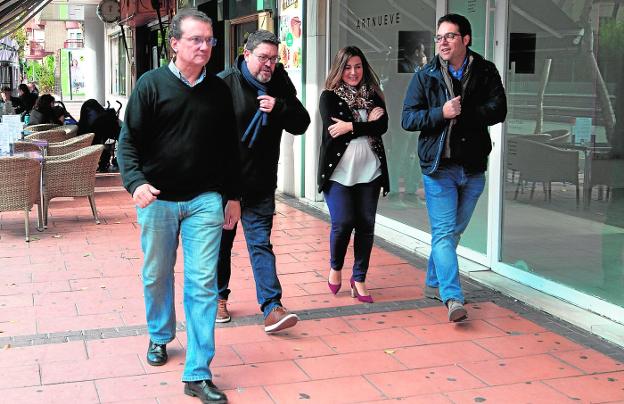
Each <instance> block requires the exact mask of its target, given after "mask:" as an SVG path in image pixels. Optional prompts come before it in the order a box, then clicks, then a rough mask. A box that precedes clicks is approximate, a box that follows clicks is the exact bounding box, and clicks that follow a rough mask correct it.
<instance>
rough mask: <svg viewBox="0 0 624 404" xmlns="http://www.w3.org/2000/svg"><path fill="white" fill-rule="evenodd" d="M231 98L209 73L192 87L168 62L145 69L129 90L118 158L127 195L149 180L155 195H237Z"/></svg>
mask: <svg viewBox="0 0 624 404" xmlns="http://www.w3.org/2000/svg"><path fill="white" fill-rule="evenodd" d="M237 142H238V139H237V135H236V129H235V119H234V111H233V107H232V97H231V95H230V91H229V90H228V88H227V86H226V85H225V84H224V83H223V81H222V80H221V79H219V78H218V77H216V76H214V75H212V74H208V75H207V76H206V78H205V79H204V80H203V81H202V82H201V83H199V84H197V85H196V86H194V87H189V86H187V85H186V84H184V83H183V82H182V81H181V80H180V79H179V78H177V77H175V75H174V74H173V73H172V72H171V71H170V70H169V68H168V67H167V66H163V67H161V68H159V69H156V70H152V71H150V72H147V73H145V74H144V75H143V76H141V78H140V79H139V81H138V82H137V85H136V88H135V89H134V91H133V92H132V95H131V96H130V99H129V101H128V105H127V107H126V114H125V118H124V125H123V128H122V130H121V135H120V137H119V148H118V154H117V159H118V162H119V168H120V171H121V175H122V178H123V183H124V187H125V188H126V189H127V190H128V192H130V193H131V194H133V193H134V191H135V189H136V188H137V187H138V186H140V185H142V184H145V183H149V184H151V185H152V186H154V187H156V188H157V189H159V190H160V191H161V193H160V195H158V199H162V200H169V201H186V200H190V199H192V198H194V197H196V196H197V195H199V194H201V193H204V192H208V191H216V192H220V193H221V194H223V195H225V197H226V198H227V199H234V198H238V197H240V163H239V152H238V146H237Z"/></svg>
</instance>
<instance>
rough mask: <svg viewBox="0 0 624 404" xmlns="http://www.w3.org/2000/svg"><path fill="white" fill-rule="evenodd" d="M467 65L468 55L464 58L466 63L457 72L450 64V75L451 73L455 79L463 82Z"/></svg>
mask: <svg viewBox="0 0 624 404" xmlns="http://www.w3.org/2000/svg"><path fill="white" fill-rule="evenodd" d="M467 64H468V54H466V57H465V58H464V63H462V65H461V67H460V68H459V69H457V70H455V69H454V68H453V66H452V65H451V64H450V63H449V67H448V68H449V73H451V76H453V78H454V79H456V80H460V81H461V78H462V76H463V75H464V70H465V69H466V65H467Z"/></svg>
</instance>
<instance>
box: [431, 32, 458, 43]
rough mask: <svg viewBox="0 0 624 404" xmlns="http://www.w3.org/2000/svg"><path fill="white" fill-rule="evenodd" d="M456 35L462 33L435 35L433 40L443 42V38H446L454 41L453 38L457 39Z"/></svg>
mask: <svg viewBox="0 0 624 404" xmlns="http://www.w3.org/2000/svg"><path fill="white" fill-rule="evenodd" d="M456 36H459V37H461V36H462V34H460V33H459V32H447V33H446V34H444V35H434V36H433V40H434V41H435V42H436V43H440V42H442V40H443V39H446V40H447V41H452V40H453V39H455V37H456Z"/></svg>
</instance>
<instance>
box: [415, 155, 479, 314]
mask: <svg viewBox="0 0 624 404" xmlns="http://www.w3.org/2000/svg"><path fill="white" fill-rule="evenodd" d="M423 183H424V185H425V199H426V201H427V212H428V214H429V223H430V224H431V255H430V256H429V263H428V266H427V276H426V278H425V283H426V284H427V285H428V286H432V287H439V288H440V289H439V291H440V297H441V298H442V301H443V302H444V303H446V302H447V301H448V300H449V299H453V300H457V301H460V302H462V303H463V302H464V294H463V293H462V289H461V285H460V283H459V265H458V263H457V245H458V244H459V239H460V237H461V235H462V233H463V232H464V230H466V227H468V222H470V218H471V216H472V213H473V212H474V209H475V206H477V202H478V201H479V196H481V193H483V189H484V187H485V174H484V173H477V174H468V173H466V172H465V170H464V168H463V167H462V166H460V165H457V164H446V165H444V166H440V167H439V168H438V170H437V171H436V172H434V173H433V174H431V175H423Z"/></svg>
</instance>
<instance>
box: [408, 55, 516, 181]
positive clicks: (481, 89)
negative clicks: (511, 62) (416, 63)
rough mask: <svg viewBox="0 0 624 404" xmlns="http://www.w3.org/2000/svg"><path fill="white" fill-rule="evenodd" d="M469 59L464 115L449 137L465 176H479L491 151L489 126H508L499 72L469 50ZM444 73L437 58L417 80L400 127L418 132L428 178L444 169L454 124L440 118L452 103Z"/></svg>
mask: <svg viewBox="0 0 624 404" xmlns="http://www.w3.org/2000/svg"><path fill="white" fill-rule="evenodd" d="M468 55H469V56H472V63H471V64H470V65H469V67H467V71H466V72H465V73H464V75H466V74H467V76H466V77H465V82H464V80H462V94H461V96H462V98H461V106H462V109H461V114H460V115H459V116H458V117H457V120H456V123H455V125H453V129H452V133H451V143H450V144H451V157H452V159H453V161H454V162H456V163H458V164H461V165H462V166H463V167H464V168H465V169H466V171H468V172H472V173H478V172H484V171H485V170H486V169H487V157H488V155H489V154H490V151H492V143H491V140H490V134H489V132H488V126H491V125H494V124H497V123H499V122H503V121H504V120H505V116H506V115H507V98H506V96H505V89H504V88H503V84H502V82H501V78H500V75H499V74H498V70H496V66H495V65H494V64H493V63H492V62H489V61H487V60H485V59H484V58H483V57H482V56H481V55H479V54H478V53H475V52H473V51H471V50H470V49H468ZM442 68H443V67H442V64H441V63H440V58H439V57H438V55H436V56H435V57H434V58H433V60H432V61H431V62H430V63H428V64H427V65H425V66H424V67H423V69H422V70H420V71H418V72H416V73H415V74H414V76H413V77H412V80H411V81H410V84H409V87H408V88H407V93H406V95H405V101H404V102H403V113H402V117H401V126H403V129H405V130H408V131H420V136H419V137H418V157H419V159H420V167H421V168H422V172H423V174H425V175H429V174H432V173H434V172H435V171H436V170H437V169H438V167H439V165H440V159H441V158H442V153H443V151H444V143H445V141H446V136H447V135H448V128H449V123H450V120H447V119H444V117H443V115H442V107H443V106H444V103H445V102H446V101H448V100H449V99H450V91H449V89H448V87H447V85H446V83H445V81H444V77H443V75H442V70H441V69H442ZM456 95H459V94H456Z"/></svg>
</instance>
